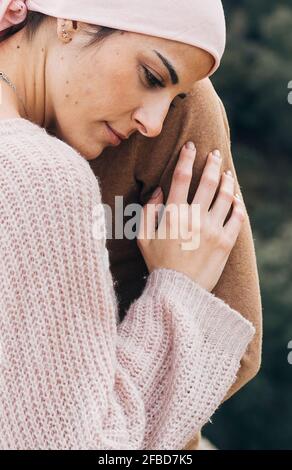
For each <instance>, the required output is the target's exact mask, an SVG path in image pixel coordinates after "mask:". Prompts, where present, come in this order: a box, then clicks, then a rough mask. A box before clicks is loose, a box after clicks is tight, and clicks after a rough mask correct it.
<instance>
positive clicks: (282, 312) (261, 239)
mask: <svg viewBox="0 0 292 470" xmlns="http://www.w3.org/2000/svg"><path fill="white" fill-rule="evenodd" d="M223 4H224V7H225V11H226V16H227V26H228V42H227V49H226V54H225V57H224V60H223V63H222V67H221V69H220V70H219V71H218V72H217V73H216V74H215V76H214V78H213V80H212V81H213V83H214V85H215V88H216V89H217V91H218V93H219V95H220V96H221V98H222V100H223V102H224V103H225V106H226V110H227V114H228V116H229V119H230V126H231V131H232V142H233V156H234V163H235V167H236V169H237V172H238V176H239V180H240V184H241V187H242V190H243V194H244V196H245V202H246V205H247V208H248V211H249V214H250V218H251V223H252V228H253V234H254V241H255V246H256V251H257V259H258V267H259V274H260V281H261V292H262V301H263V314H264V344H263V362H262V368H261V372H260V373H259V374H258V376H257V377H256V378H255V379H254V380H253V381H252V382H250V383H249V384H248V385H246V386H245V387H244V388H243V389H242V390H241V391H240V392H239V393H238V394H237V395H236V396H235V397H233V398H232V399H230V400H229V401H228V402H227V403H225V404H224V406H223V407H221V408H219V410H218V411H217V413H216V414H215V415H214V417H213V419H212V423H213V424H209V425H208V426H206V427H205V428H204V435H205V436H206V437H208V438H209V439H210V440H211V442H213V443H214V444H215V445H216V446H217V447H218V448H219V449H292V365H289V363H288V353H289V349H288V343H289V341H290V340H292V99H291V104H289V103H288V94H289V89H288V84H289V82H291V81H292V0H236V1H235V0H223ZM290 88H291V89H290V91H291V92H292V84H291V86H290ZM291 98H292V94H291ZM290 351H291V350H290Z"/></svg>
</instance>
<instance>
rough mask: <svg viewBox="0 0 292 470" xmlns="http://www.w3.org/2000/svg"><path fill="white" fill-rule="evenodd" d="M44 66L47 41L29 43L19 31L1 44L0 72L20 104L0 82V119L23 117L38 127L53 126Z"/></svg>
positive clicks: (40, 37)
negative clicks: (10, 83)
mask: <svg viewBox="0 0 292 470" xmlns="http://www.w3.org/2000/svg"><path fill="white" fill-rule="evenodd" d="M46 62H47V46H46V40H45V38H44V37H43V36H41V35H39V37H38V40H37V41H36V40H34V41H33V42H32V43H29V42H28V40H27V39H26V37H25V32H24V30H21V31H19V32H18V33H16V34H14V35H13V36H11V37H10V38H8V39H6V40H5V41H3V42H1V43H0V71H1V72H4V73H5V74H6V75H7V76H8V78H9V79H10V81H11V82H12V83H13V85H15V87H16V89H17V94H18V96H20V97H21V100H20V99H19V98H18V97H17V95H16V93H15V92H14V90H13V89H12V88H11V87H10V86H9V85H8V84H7V83H5V82H3V81H2V80H1V83H0V86H1V90H0V93H1V98H2V100H1V106H0V118H9V117H23V118H26V119H29V120H30V121H32V122H35V123H36V124H38V125H39V126H41V127H45V128H47V127H48V128H50V127H51V126H52V122H54V116H53V109H52V107H51V106H50V104H49V103H50V100H49V89H48V86H47V77H46ZM22 102H23V104H22ZM24 107H25V109H24Z"/></svg>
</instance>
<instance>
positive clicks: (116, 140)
mask: <svg viewBox="0 0 292 470" xmlns="http://www.w3.org/2000/svg"><path fill="white" fill-rule="evenodd" d="M105 125H106V128H107V130H108V135H109V138H110V142H111V143H112V144H113V145H120V143H121V142H122V140H124V139H125V138H124V137H122V136H121V135H120V134H118V133H117V132H116V131H115V130H114V129H112V127H110V125H109V124H108V123H107V122H105Z"/></svg>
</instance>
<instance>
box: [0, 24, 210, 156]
mask: <svg viewBox="0 0 292 470" xmlns="http://www.w3.org/2000/svg"><path fill="white" fill-rule="evenodd" d="M62 22H63V20H62V19H60V18H58V19H55V18H50V19H49V20H47V21H46V22H45V24H44V25H42V26H41V27H40V28H39V30H38V31H37V33H36V34H35V35H34V36H33V39H32V42H28V41H26V39H25V28H23V30H21V31H20V32H18V33H17V35H16V36H12V38H11V41H9V42H7V43H5V42H4V44H3V47H1V48H0V63H1V66H2V68H3V69H5V70H6V72H7V74H8V76H10V77H11V79H12V80H13V82H14V83H15V85H16V87H17V89H18V91H19V93H20V95H21V96H24V97H25V100H26V109H27V111H28V113H29V115H30V117H31V119H32V120H33V121H34V122H36V123H38V124H39V125H40V126H42V127H46V128H47V129H48V130H49V131H50V132H51V133H52V134H54V135H56V136H57V137H59V138H60V139H62V140H64V141H65V142H67V143H68V144H69V145H71V146H72V147H73V148H75V149H76V150H77V151H78V152H79V153H80V154H81V155H83V156H84V158H86V159H88V160H91V159H95V158H96V157H97V156H99V155H100V154H101V153H102V151H103V150H104V149H105V148H106V147H108V146H109V145H112V144H111V143H110V141H109V136H108V132H107V129H106V126H105V121H107V122H109V124H110V125H111V126H112V127H113V128H114V129H116V130H117V131H118V132H120V133H122V134H125V135H132V134H133V133H134V132H141V133H142V134H143V135H147V136H148V137H149V138H153V137H156V136H158V135H159V134H160V133H161V131H162V128H163V123H164V121H165V118H166V116H167V114H168V111H169V108H170V104H171V103H172V101H173V100H174V99H175V98H176V97H177V95H179V94H181V93H188V92H189V91H190V90H191V89H192V87H193V84H194V82H196V81H198V80H201V79H202V78H204V77H206V76H207V74H208V73H209V71H210V69H211V68H212V67H213V63H214V59H213V58H212V57H211V55H210V54H208V53H207V52H205V51H203V50H201V49H199V48H196V47H194V46H190V45H187V44H182V43H179V42H174V41H170V40H167V39H162V38H157V37H153V36H148V35H144V34H136V33H131V32H120V31H117V32H115V33H114V34H113V35H112V36H109V37H107V38H106V39H105V40H104V41H102V42H100V43H97V44H93V45H92V46H90V47H88V48H84V46H85V45H87V44H88V42H89V41H90V39H91V37H89V36H88V34H86V31H88V28H90V26H89V25H86V24H84V23H80V22H78V28H77V29H76V30H75V29H74V28H73V27H72V28H71V30H70V34H71V37H72V41H71V42H68V41H67V42H66V41H64V39H62ZM69 23H70V21H68V24H69ZM71 24H73V22H71ZM20 43H21V51H19V52H16V51H17V48H16V46H17V45H18V44H20ZM153 50H156V51H158V52H159V53H160V54H162V55H163V56H165V57H166V58H167V59H168V60H169V62H171V63H172V64H173V66H174V68H175V70H176V72H177V74H178V76H179V78H180V82H179V83H178V84H175V85H174V84H172V83H171V80H170V77H169V74H168V71H167V69H166V68H165V66H164V65H163V63H162V62H161V61H160V59H159V58H158V56H157V55H156V54H155V53H154V52H153ZM12 51H14V54H13V53H12ZM143 66H144V67H146V69H148V70H149V72H150V73H152V74H153V75H154V76H155V77H156V79H158V80H160V81H163V82H164V83H165V87H164V88H160V87H156V88H151V87H150V86H149V83H148V82H147V77H146V76H145V71H144V69H143ZM35 77H37V82H36V86H35V87H34V78H35ZM6 92H7V99H6V98H5V100H6V108H5V110H4V107H3V106H2V108H1V110H0V114H1V112H2V114H3V116H5V117H7V116H15V114H16V113H18V114H19V115H23V109H22V108H21V106H20V104H19V103H18V102H17V98H16V97H15V95H14V93H13V91H12V90H7V91H6ZM178 99H179V98H178ZM77 105H78V106H77ZM16 110H17V111H16ZM4 111H5V112H4Z"/></svg>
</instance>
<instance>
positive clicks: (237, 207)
mask: <svg viewBox="0 0 292 470" xmlns="http://www.w3.org/2000/svg"><path fill="white" fill-rule="evenodd" d="M246 217H247V213H246V209H245V206H244V203H243V201H242V199H241V198H240V196H239V195H238V194H237V195H235V196H234V198H233V210H232V214H231V216H230V219H229V220H228V222H226V224H225V225H224V227H223V230H224V234H225V237H226V239H227V240H229V242H230V244H231V246H232V247H233V246H234V245H235V243H236V240H237V238H238V235H239V233H240V231H241V229H242V226H243V223H244V221H245V219H246Z"/></svg>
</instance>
